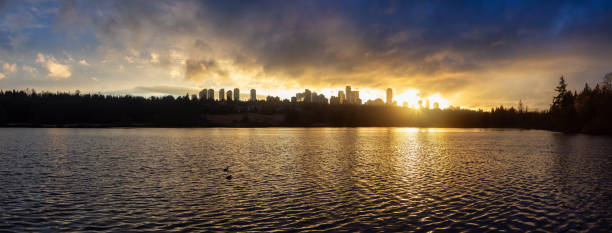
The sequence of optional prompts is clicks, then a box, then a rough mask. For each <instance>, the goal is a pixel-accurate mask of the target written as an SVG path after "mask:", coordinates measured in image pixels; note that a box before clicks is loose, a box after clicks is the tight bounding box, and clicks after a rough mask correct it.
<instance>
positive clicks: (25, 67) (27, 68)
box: [21, 65, 38, 74]
mask: <svg viewBox="0 0 612 233" xmlns="http://www.w3.org/2000/svg"><path fill="white" fill-rule="evenodd" d="M21 70H23V71H25V72H28V73H31V74H34V73H38V70H37V69H36V68H34V67H31V66H29V65H22V66H21Z"/></svg>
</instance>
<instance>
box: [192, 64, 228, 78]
mask: <svg viewBox="0 0 612 233" xmlns="http://www.w3.org/2000/svg"><path fill="white" fill-rule="evenodd" d="M228 75H229V72H228V71H226V70H225V69H223V68H221V67H220V65H219V63H218V62H217V61H215V60H187V61H186V62H185V79H187V80H190V81H196V82H201V81H203V80H206V79H216V78H227V76H228Z"/></svg>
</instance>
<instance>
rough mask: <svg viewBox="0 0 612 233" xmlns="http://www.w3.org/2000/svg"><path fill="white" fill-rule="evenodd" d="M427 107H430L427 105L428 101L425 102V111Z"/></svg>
mask: <svg viewBox="0 0 612 233" xmlns="http://www.w3.org/2000/svg"><path fill="white" fill-rule="evenodd" d="M429 106H430V105H429V100H427V101H425V108H426V109H429Z"/></svg>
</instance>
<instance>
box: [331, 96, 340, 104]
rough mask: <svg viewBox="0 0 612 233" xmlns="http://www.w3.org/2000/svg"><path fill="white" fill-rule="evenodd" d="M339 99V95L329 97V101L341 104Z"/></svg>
mask: <svg viewBox="0 0 612 233" xmlns="http://www.w3.org/2000/svg"><path fill="white" fill-rule="evenodd" d="M339 100H340V99H339V98H338V97H336V96H332V97H329V103H330V104H340V101H339Z"/></svg>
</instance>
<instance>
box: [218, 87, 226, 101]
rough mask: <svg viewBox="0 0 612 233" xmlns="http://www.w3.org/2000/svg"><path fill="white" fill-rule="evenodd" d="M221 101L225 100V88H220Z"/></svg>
mask: <svg viewBox="0 0 612 233" xmlns="http://www.w3.org/2000/svg"><path fill="white" fill-rule="evenodd" d="M219 101H225V89H223V88H221V89H219Z"/></svg>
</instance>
